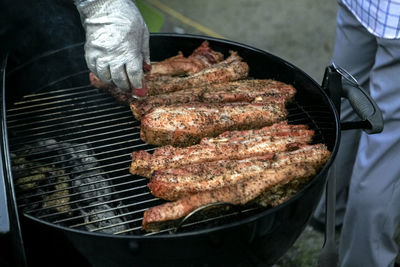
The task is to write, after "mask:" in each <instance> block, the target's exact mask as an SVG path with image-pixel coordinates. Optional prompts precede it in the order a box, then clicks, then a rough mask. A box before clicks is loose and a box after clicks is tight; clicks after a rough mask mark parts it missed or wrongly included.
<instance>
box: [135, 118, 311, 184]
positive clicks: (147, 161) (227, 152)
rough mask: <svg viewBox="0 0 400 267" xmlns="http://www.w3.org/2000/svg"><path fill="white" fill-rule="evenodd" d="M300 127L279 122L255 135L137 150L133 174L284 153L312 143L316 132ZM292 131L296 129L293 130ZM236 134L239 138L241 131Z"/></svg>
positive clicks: (247, 132) (146, 174) (244, 134)
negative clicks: (147, 150)
mask: <svg viewBox="0 0 400 267" xmlns="http://www.w3.org/2000/svg"><path fill="white" fill-rule="evenodd" d="M299 127H300V126H297V125H288V124H286V123H278V124H274V125H272V126H268V127H264V128H262V129H260V130H259V131H258V132H254V130H248V131H241V132H240V133H242V136H235V135H234V134H233V135H234V137H233V138H226V137H217V138H213V139H203V140H202V142H201V143H200V144H197V145H193V146H190V147H186V148H177V147H172V146H164V147H159V148H156V149H155V151H154V153H153V154H150V153H148V152H146V151H143V150H141V151H135V152H132V154H131V155H132V164H131V167H130V172H131V173H132V174H137V175H142V176H145V177H151V175H152V173H153V172H154V171H156V170H160V169H170V168H178V167H181V166H185V165H190V164H196V163H201V162H207V161H217V160H223V159H244V158H248V157H255V156H261V155H264V154H267V153H273V152H277V151H285V150H286V149H287V148H288V147H290V146H291V145H293V144H296V143H308V142H310V141H311V140H312V137H313V134H314V131H313V130H308V129H304V128H303V129H298V128H299ZM304 127H306V126H304ZM291 128H293V129H292V130H291ZM236 133H237V134H238V135H239V132H236ZM283 133H284V134H283ZM225 135H227V133H224V134H222V136H225Z"/></svg>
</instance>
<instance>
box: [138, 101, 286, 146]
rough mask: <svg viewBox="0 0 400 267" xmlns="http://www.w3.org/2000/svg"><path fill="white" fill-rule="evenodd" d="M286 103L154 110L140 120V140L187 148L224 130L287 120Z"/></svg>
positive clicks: (258, 126)
mask: <svg viewBox="0 0 400 267" xmlns="http://www.w3.org/2000/svg"><path fill="white" fill-rule="evenodd" d="M286 116H287V111H286V108H285V102H284V101H283V100H282V99H280V100H277V101H275V102H272V103H270V104H269V105H263V104H248V103H215V104H211V103H192V104H186V105H172V106H164V107H159V108H155V109H153V110H152V111H151V112H150V113H148V114H147V115H145V116H144V117H143V118H142V120H141V126H140V137H141V139H142V140H143V141H145V142H147V143H149V144H153V145H159V146H161V145H173V146H188V145H192V144H196V143H198V142H199V141H200V140H201V138H202V137H207V136H217V135H218V134H221V133H223V132H225V131H232V130H246V129H252V128H260V127H263V126H266V125H272V124H273V123H276V122H279V121H282V120H284V119H285V118H286Z"/></svg>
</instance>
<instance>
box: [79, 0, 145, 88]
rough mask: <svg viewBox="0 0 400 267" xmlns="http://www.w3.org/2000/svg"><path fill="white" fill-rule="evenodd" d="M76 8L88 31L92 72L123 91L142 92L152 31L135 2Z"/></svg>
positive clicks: (101, 1) (93, 0) (99, 0)
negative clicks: (138, 90) (139, 90)
mask: <svg viewBox="0 0 400 267" xmlns="http://www.w3.org/2000/svg"><path fill="white" fill-rule="evenodd" d="M75 4H76V6H77V9H78V11H79V13H80V15H81V20H82V24H83V27H84V28H85V30H86V43H85V58H86V62H87V65H88V67H89V69H90V70H91V71H92V72H93V73H94V74H96V76H97V77H99V78H100V79H101V80H102V81H103V82H106V83H112V82H113V83H114V84H115V85H116V86H117V87H118V88H120V89H122V90H130V89H133V88H143V87H144V84H143V83H142V81H143V62H145V63H146V64H150V52H149V31H148V29H147V25H146V23H145V22H144V20H143V17H142V16H141V14H140V12H139V10H138V9H137V7H136V6H135V4H134V3H133V2H132V0H79V1H77V2H75ZM134 91H137V90H134Z"/></svg>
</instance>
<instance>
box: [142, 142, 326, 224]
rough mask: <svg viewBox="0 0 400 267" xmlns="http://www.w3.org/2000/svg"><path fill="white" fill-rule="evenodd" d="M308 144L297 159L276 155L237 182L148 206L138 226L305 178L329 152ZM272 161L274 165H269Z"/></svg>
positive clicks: (236, 201)
mask: <svg viewBox="0 0 400 267" xmlns="http://www.w3.org/2000/svg"><path fill="white" fill-rule="evenodd" d="M312 147H313V149H312V150H315V151H314V153H313V154H312V155H310V156H308V157H306V158H305V159H303V160H302V161H301V162H300V163H299V162H296V161H294V162H293V163H291V160H289V162H288V163H287V164H280V163H279V161H280V160H281V157H280V156H277V159H276V161H274V162H273V163H270V164H267V166H266V167H265V168H263V167H261V168H256V169H257V170H254V171H253V170H252V171H251V173H250V174H249V175H246V176H247V177H246V179H243V180H241V181H240V182H237V183H234V184H232V185H226V186H223V187H219V188H217V189H213V190H207V191H201V192H199V193H195V194H191V195H188V196H185V197H182V198H180V199H178V200H176V201H174V202H168V203H165V204H162V205H159V206H155V207H152V208H149V209H147V210H146V211H145V212H144V216H143V222H142V227H143V228H144V229H145V230H146V231H159V230H160V227H162V226H163V224H164V223H168V224H170V223H171V222H174V221H177V220H179V219H181V218H183V217H185V216H186V215H188V214H189V213H190V212H192V211H194V210H195V209H197V208H199V207H202V206H204V205H207V204H210V203H216V202H226V203H231V204H234V205H245V204H247V203H249V202H251V201H253V200H255V199H257V197H259V196H261V195H262V194H263V193H264V192H266V190H268V189H270V188H272V187H274V186H277V185H281V186H282V185H285V184H287V183H288V182H290V181H292V180H301V179H304V178H306V179H307V178H308V177H310V176H313V175H315V174H316V173H317V172H318V171H319V169H320V168H321V167H322V165H323V164H324V163H325V162H326V160H327V159H328V158H329V155H330V153H329V151H328V150H327V149H326V147H325V146H324V145H315V146H312ZM305 149H309V148H308V147H307V148H305ZM300 150H301V149H300ZM289 154H295V151H293V152H289ZM289 157H290V158H292V157H291V156H289ZM294 157H296V156H294ZM284 158H285V156H284ZM284 161H285V160H284ZM274 163H275V164H276V166H273V165H274ZM271 165H272V166H271ZM264 204H265V203H264Z"/></svg>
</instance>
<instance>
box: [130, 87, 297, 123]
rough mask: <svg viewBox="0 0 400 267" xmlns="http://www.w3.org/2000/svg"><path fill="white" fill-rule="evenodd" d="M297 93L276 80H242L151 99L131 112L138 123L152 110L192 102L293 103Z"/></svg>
mask: <svg viewBox="0 0 400 267" xmlns="http://www.w3.org/2000/svg"><path fill="white" fill-rule="evenodd" d="M295 93H296V89H295V88H294V87H293V86H291V85H288V84H285V83H282V82H278V81H274V80H239V81H233V82H227V83H216V84H210V85H207V86H203V87H194V88H189V89H184V90H180V91H176V92H172V93H168V94H160V95H155V96H149V97H146V98H144V99H136V100H133V101H132V102H131V104H130V107H131V110H132V112H133V114H134V116H135V118H137V119H138V120H139V119H140V118H141V117H142V116H143V115H145V114H147V113H148V112H149V111H150V110H151V109H152V108H155V107H159V106H168V105H173V104H186V103H193V102H208V103H213V102H214V103H218V102H220V103H223V102H249V103H264V104H266V103H270V102H274V101H277V99H280V98H282V99H284V100H285V101H287V102H288V101H291V100H292V98H293V97H294V95H295Z"/></svg>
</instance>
